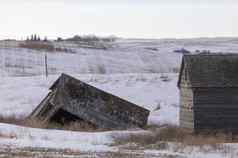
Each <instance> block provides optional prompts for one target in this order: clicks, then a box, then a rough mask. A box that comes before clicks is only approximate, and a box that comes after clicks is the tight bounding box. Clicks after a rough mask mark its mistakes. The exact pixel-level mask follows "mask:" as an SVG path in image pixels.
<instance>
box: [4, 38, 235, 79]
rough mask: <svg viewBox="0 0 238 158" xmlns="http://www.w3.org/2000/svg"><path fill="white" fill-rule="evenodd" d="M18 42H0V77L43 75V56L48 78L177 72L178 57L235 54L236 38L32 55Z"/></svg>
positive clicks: (123, 43)
mask: <svg viewBox="0 0 238 158" xmlns="http://www.w3.org/2000/svg"><path fill="white" fill-rule="evenodd" d="M19 43H20V42H16V41H0V76H6V75H10V76H23V75H24V76H31V75H41V74H44V73H45V68H44V63H45V61H44V59H45V53H47V55H48V71H49V73H50V74H60V73H62V72H65V73H74V74H84V73H97V74H114V73H162V72H163V73H165V72H173V71H175V70H176V69H178V68H179V66H180V62H181V57H182V54H181V53H175V52H174V50H180V49H182V48H185V49H187V50H189V51H191V52H195V51H197V50H200V51H202V50H210V51H211V52H223V53H237V52H238V39H237V38H197V39H158V40H152V39H151V40H149V39H148V40H146V39H119V40H116V41H115V42H109V43H105V45H106V48H107V49H105V50H104V49H96V48H94V49H92V48H91V49H88V48H84V47H82V46H80V45H79V44H75V43H72V42H70V43H69V42H52V43H51V44H52V45H54V46H55V47H57V48H62V49H68V50H72V52H74V53H69V52H68V53H67V52H47V51H36V50H31V49H25V48H21V47H19Z"/></svg>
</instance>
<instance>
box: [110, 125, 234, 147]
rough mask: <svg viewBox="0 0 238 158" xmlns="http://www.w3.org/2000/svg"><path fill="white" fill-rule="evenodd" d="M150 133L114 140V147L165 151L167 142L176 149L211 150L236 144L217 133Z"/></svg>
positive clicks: (166, 130)
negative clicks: (196, 148) (224, 144)
mask: <svg viewBox="0 0 238 158" xmlns="http://www.w3.org/2000/svg"><path fill="white" fill-rule="evenodd" d="M149 130H150V131H151V132H150V133H146V134H130V135H128V136H127V137H124V138H115V143H114V145H128V144H129V147H130V148H131V147H132V148H135V144H136V146H137V148H138V147H142V148H150V149H151V148H153V149H165V148H167V146H168V142H174V143H176V144H180V145H179V146H178V147H179V148H181V149H184V148H185V147H188V146H197V147H200V148H203V147H205V146H206V147H207V146H209V147H211V148H213V149H218V148H221V144H222V143H230V142H237V141H238V140H237V139H233V138H234V136H232V135H230V134H224V133H219V132H217V133H216V134H204V133H203V134H194V133H192V132H190V131H188V130H185V129H182V128H179V127H175V126H170V127H161V128H156V126H152V128H149Z"/></svg>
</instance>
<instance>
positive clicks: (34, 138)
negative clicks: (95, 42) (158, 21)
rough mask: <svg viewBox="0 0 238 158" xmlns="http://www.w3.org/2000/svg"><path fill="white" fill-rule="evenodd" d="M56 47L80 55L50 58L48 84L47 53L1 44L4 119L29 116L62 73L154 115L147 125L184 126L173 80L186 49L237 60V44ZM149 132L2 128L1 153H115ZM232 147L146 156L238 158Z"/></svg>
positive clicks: (141, 42)
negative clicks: (123, 142) (125, 140)
mask: <svg viewBox="0 0 238 158" xmlns="http://www.w3.org/2000/svg"><path fill="white" fill-rule="evenodd" d="M54 44H55V45H57V46H59V47H63V48H64V47H66V48H70V49H73V50H74V51H75V52H76V53H74V54H72V53H62V52H58V53H52V52H51V53H50V52H47V54H48V66H49V73H50V76H49V77H48V78H45V77H44V76H43V74H44V54H45V52H42V51H41V52H39V51H34V50H29V49H23V48H19V47H18V46H17V42H7V43H6V42H3V41H1V42H0V115H2V116H17V117H26V116H28V115H29V114H30V113H31V111H32V110H33V109H34V108H35V107H36V106H37V105H38V104H39V102H40V101H41V100H42V99H43V98H44V97H45V95H46V94H47V92H48V88H49V86H50V85H51V84H52V83H53V82H54V81H55V80H56V79H57V77H59V75H60V73H62V72H64V73H68V74H69V75H72V76H74V77H76V78H78V79H81V80H83V81H85V82H87V83H89V84H91V85H93V86H95V87H98V88H101V89H103V90H105V91H107V92H110V93H112V94H114V95H117V96H119V97H121V98H123V99H126V100H129V101H130V102H133V103H135V104H138V105H140V106H142V107H145V108H147V109H149V110H150V111H151V113H150V116H149V120H148V124H149V125H165V124H169V125H178V120H179V118H178V117H179V115H178V112H179V91H178V88H177V79H178V74H177V73H173V72H174V71H177V70H178V68H179V66H180V63H181V57H182V55H181V54H179V53H174V52H173V51H174V50H176V49H181V48H185V49H188V50H190V51H196V50H210V51H213V52H225V53H237V52H238V39H236V38H215V39H209V38H203V39H186V40H179V39H166V40H138V39H137V40H136V39H135V40H132V39H130V40H127V39H121V40H118V41H116V42H114V43H110V47H109V48H108V49H106V50H97V49H86V48H81V47H78V46H77V45H75V44H72V43H71V44H69V43H66V44H65V43H54ZM175 69H177V70H175ZM24 76H25V77H24ZM148 132H149V131H143V130H133V131H108V132H70V131H58V130H46V129H33V128H26V127H19V126H14V125H9V124H0V153H1V149H3V148H6V149H8V148H22V147H37V148H57V149H72V150H79V151H82V152H88V151H89V152H117V151H118V150H119V149H118V147H115V146H111V144H112V143H113V142H114V138H121V137H126V136H127V135H128V134H131V133H148ZM171 146H173V143H172V145H171ZM229 146H231V147H232V150H229V153H222V152H221V151H208V152H204V151H200V150H199V149H197V148H193V147H190V148H188V149H187V150H185V151H182V152H178V151H176V150H174V149H172V148H168V149H166V150H143V151H142V152H143V153H144V154H148V155H151V154H153V155H157V156H155V157H165V156H164V155H167V156H168V157H169V156H171V157H172V156H173V157H176V158H180V157H181V158H223V157H225V158H226V157H227V158H236V157H238V155H237V152H238V145H237V144H229ZM229 149H230V148H229ZM0 156H1V155H0Z"/></svg>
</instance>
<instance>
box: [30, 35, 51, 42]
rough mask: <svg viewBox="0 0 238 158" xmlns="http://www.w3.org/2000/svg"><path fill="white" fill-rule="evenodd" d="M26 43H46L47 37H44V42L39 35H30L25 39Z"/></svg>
mask: <svg viewBox="0 0 238 158" xmlns="http://www.w3.org/2000/svg"><path fill="white" fill-rule="evenodd" d="M26 41H43V42H47V41H48V39H47V37H45V38H44V40H42V39H41V38H40V36H39V35H37V34H32V35H31V36H30V37H29V36H28V37H27V39H26Z"/></svg>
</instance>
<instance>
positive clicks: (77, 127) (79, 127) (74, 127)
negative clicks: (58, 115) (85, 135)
mask: <svg viewBox="0 0 238 158" xmlns="http://www.w3.org/2000/svg"><path fill="white" fill-rule="evenodd" d="M0 123H7V124H14V125H19V126H25V127H31V128H41V129H58V130H69V131H87V132H99V131H109V130H110V129H102V128H97V127H95V126H93V125H92V124H89V123H87V122H82V121H81V122H71V123H65V124H64V125H62V124H59V123H55V122H50V123H49V122H48V123H47V122H42V121H39V120H32V119H27V118H24V117H16V116H8V117H4V116H0Z"/></svg>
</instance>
